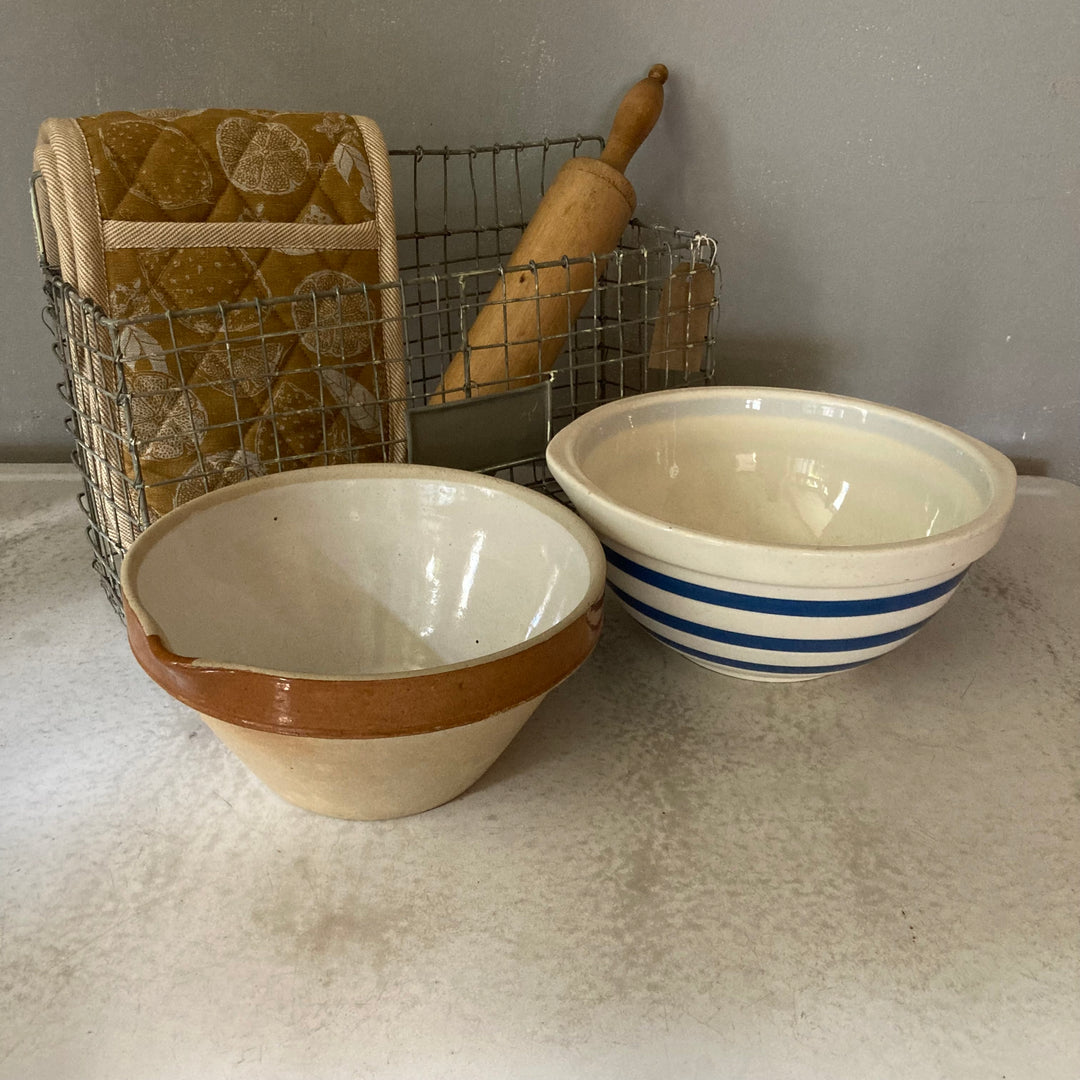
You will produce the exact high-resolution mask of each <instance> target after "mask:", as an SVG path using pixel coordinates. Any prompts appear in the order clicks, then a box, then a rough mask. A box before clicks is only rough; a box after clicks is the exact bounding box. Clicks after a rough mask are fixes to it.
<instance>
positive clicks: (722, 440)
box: [547, 387, 1016, 681]
mask: <svg viewBox="0 0 1080 1080" xmlns="http://www.w3.org/2000/svg"><path fill="white" fill-rule="evenodd" d="M547 460H548V466H549V468H550V469H551V472H552V474H553V475H554V477H555V479H556V480H557V481H558V482H559V484H560V485H561V486H562V487H563V489H564V490H565V491H566V493H567V494H568V495H569V497H570V498H571V500H572V501H573V503H574V505H575V507H576V508H577V510H578V512H579V513H580V514H581V516H582V517H583V518H584V519H585V520H586V521H587V522H588V523H589V524H590V525H591V526H592V527H593V529H594V530H595V531H596V532H597V534H598V535H599V536H600V539H601V541H602V542H603V544H604V547H605V551H606V554H607V566H608V569H607V576H608V584H609V586H610V589H611V591H612V593H613V594H614V595H615V596H616V597H617V598H618V599H619V600H620V601H621V602H622V603H623V604H624V605H625V606H626V607H627V608H628V610H629V611H630V613H631V614H632V615H633V617H634V618H635V619H637V620H638V621H639V622H640V623H641V624H642V625H643V626H644V627H645V628H646V629H647V630H648V631H649V632H650V633H651V634H653V635H654V636H655V637H656V638H657V639H658V640H660V641H662V642H663V643H664V644H665V645H669V646H670V647H671V648H673V649H676V650H678V651H679V652H681V653H682V654H683V655H684V656H687V657H688V658H689V659H691V660H693V661H694V662H695V663H698V664H701V665H703V666H705V667H708V668H711V669H713V670H716V671H721V672H724V673H725V674H728V675H734V676H738V677H740V678H745V679H760V680H769V681H780V680H792V679H809V678H816V677H819V676H822V675H828V674H831V673H833V672H838V671H844V670H847V669H848V668H853V667H856V666H858V665H860V664H864V663H866V662H867V661H869V660H872V659H874V658H875V657H877V656H881V655H882V654H884V653H886V652H889V651H890V650H892V649H894V648H896V647H897V646H898V645H899V644H901V643H902V642H904V641H905V640H907V639H908V638H909V637H911V636H912V635H913V634H915V633H916V632H917V631H918V630H919V629H920V628H921V627H922V626H924V625H925V624H926V622H927V621H928V620H929V619H930V618H931V617H932V616H933V615H934V613H935V612H937V611H938V610H940V609H941V608H942V607H943V606H944V604H945V603H946V602H947V601H948V599H949V597H950V596H951V595H952V594H953V591H954V590H955V589H956V588H957V586H958V585H959V584H960V581H961V579H962V578H963V576H964V573H965V571H966V570H967V568H968V566H969V565H970V564H971V563H972V562H974V561H975V560H976V559H978V558H979V557H980V556H982V555H984V554H985V553H986V552H987V551H989V550H990V548H991V547H993V545H994V544H995V543H996V541H997V539H998V537H999V536H1000V535H1001V531H1002V529H1003V528H1004V525H1005V521H1006V519H1007V517H1008V514H1009V511H1010V509H1011V507H1012V501H1013V494H1014V491H1015V486H1016V473H1015V470H1014V469H1013V466H1012V464H1011V463H1010V462H1009V460H1008V459H1007V458H1006V457H1005V456H1004V455H1002V454H1000V453H999V452H998V451H996V450H994V449H992V448H991V447H989V446H986V445H985V444H983V443H981V442H979V441H977V440H976V439H972V438H970V437H969V436H967V435H965V434H963V433H961V432H959V431H955V430H953V429H952V428H949V427H946V426H945V425H943V424H939V423H936V422H934V421H931V420H928V419H926V418H924V417H920V416H916V415H915V414H912V413H908V412H904V411H902V410H899V409H893V408H889V407H886V406H883V405H877V404H874V403H872V402H867V401H859V400H856V399H853V398H844V397H837V396H833V395H827V394H818V393H811V392H807V391H799V390H782V389H765V388H753V387H696V388H688V389H685V390H665V391H661V392H659V393H654V394H643V395H640V396H637V397H628V398H623V399H621V400H619V401H616V402H612V403H610V404H607V405H603V406H601V407H600V408H598V409H594V410H593V411H591V412H589V413H587V414H585V415H584V416H582V417H580V418H578V419H577V420H575V421H574V422H573V423H571V424H570V425H569V426H568V427H566V428H564V429H563V430H562V431H561V432H559V433H558V434H557V435H556V436H555V438H554V439H553V440H552V441H551V444H550V445H549V447H548V454H547Z"/></svg>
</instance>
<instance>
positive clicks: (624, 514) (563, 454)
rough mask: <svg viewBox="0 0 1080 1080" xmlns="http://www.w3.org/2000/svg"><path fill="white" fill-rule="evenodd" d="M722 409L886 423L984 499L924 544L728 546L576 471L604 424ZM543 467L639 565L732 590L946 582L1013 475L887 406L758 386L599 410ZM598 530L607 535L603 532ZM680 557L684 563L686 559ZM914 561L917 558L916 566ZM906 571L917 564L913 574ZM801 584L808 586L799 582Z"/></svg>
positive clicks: (992, 457) (1000, 514) (995, 528)
mask: <svg viewBox="0 0 1080 1080" xmlns="http://www.w3.org/2000/svg"><path fill="white" fill-rule="evenodd" d="M706 397H709V398H718V399H722V400H731V399H742V398H746V399H751V398H754V397H758V398H773V399H783V400H793V401H798V400H803V401H806V402H812V403H814V404H817V405H834V406H837V407H841V408H851V409H857V410H861V411H863V412H865V413H868V414H871V415H873V414H876V415H880V416H885V417H889V418H890V419H893V420H896V421H899V422H901V423H903V424H906V425H908V426H910V427H913V428H918V429H921V430H923V431H929V432H932V433H933V434H935V435H937V436H938V437H939V438H942V439H944V440H945V441H947V442H950V443H952V444H953V445H954V446H956V447H957V448H958V449H960V450H961V451H962V452H963V453H964V454H965V456H967V457H968V458H970V459H973V460H974V461H976V462H977V463H978V464H979V466H980V467H981V469H982V471H983V473H984V475H985V476H986V478H987V480H988V482H989V484H990V488H991V493H990V499H989V501H988V502H987V505H986V506H985V507H984V509H983V510H982V511H981V512H980V513H979V514H977V515H976V516H975V517H974V518H972V519H971V520H970V521H968V522H965V523H964V524H963V525H959V526H956V527H955V528H953V529H948V530H946V531H944V532H941V533H937V534H935V535H933V536H924V537H915V538H913V539H909V540H896V541H887V542H884V543H880V544H861V545H829V544H823V545H820V546H817V547H810V546H806V545H799V544H781V543H765V542H757V541H748V540H734V539H729V538H726V537H724V536H720V535H718V534H715V533H709V532H704V531H702V530H698V529H692V528H687V527H685V526H682V525H678V524H677V523H675V522H671V521H667V520H665V519H663V518H660V517H656V516H654V515H651V514H647V513H644V512H643V511H640V510H635V509H633V508H631V507H629V506H627V505H626V504H625V503H622V502H619V501H618V500H616V499H613V498H612V497H611V496H610V495H608V494H607V493H605V492H602V491H600V490H599V489H598V488H597V487H596V486H595V484H594V483H593V482H592V481H591V480H590V479H589V477H588V476H587V475H586V474H585V471H584V469H583V468H582V463H581V459H580V456H579V451H580V446H581V443H582V442H583V440H585V439H586V438H588V437H589V436H590V435H591V434H592V433H593V432H594V431H595V430H596V428H597V427H598V426H599V425H600V424H602V423H604V422H606V421H608V420H610V419H611V417H613V416H617V415H621V414H625V413H628V412H632V411H635V410H638V411H640V410H643V409H644V410H648V409H651V408H652V407H654V406H655V405H657V404H659V403H661V402H663V403H664V404H677V403H678V402H679V401H680V400H687V399H697V400H702V399H703V398H706ZM546 457H547V464H548V468H549V469H550V470H551V472H552V474H553V475H554V476H555V479H556V480H557V481H558V482H559V484H560V485H561V486H562V487H563V488H564V489H565V490H566V492H567V494H568V495H569V496H570V498H571V501H572V502H573V503H574V504H575V506H576V508H577V509H578V511H579V512H580V513H581V514H582V516H583V517H584V518H585V519H586V520H587V521H588V522H589V523H590V524H591V525H592V526H593V528H594V529H596V530H597V532H598V533H600V534H601V536H602V537H604V536H609V537H611V538H612V539H614V540H616V542H618V543H621V544H622V545H623V546H627V545H628V544H629V546H631V547H634V548H636V550H638V551H639V552H641V553H642V554H644V555H647V556H651V557H652V558H655V559H659V560H661V561H664V562H667V563H670V564H672V565H675V566H682V567H684V568H686V569H690V570H694V571H699V572H705V573H715V574H718V575H720V576H724V577H726V578H729V579H732V580H744V581H755V582H758V583H761V584H773V585H795V586H799V585H814V586H821V585H828V586H830V587H839V588H842V587H844V586H846V585H852V586H863V585H868V584H872V585H877V584H886V583H888V584H899V583H902V582H907V581H913V580H921V579H925V578H929V577H934V576H939V575H947V574H949V573H955V572H956V571H957V570H960V569H963V568H964V567H966V566H968V565H970V564H971V563H972V562H974V561H975V559H977V558H979V557H980V556H981V555H984V554H985V553H986V552H987V551H989V550H990V548H991V547H993V545H994V543H995V542H996V541H997V538H998V537H999V536H1000V534H1001V530H1002V529H1003V527H1004V524H1005V520H1006V519H1007V517H1008V514H1009V511H1010V510H1011V509H1012V504H1013V500H1014V497H1015V492H1016V469H1015V467H1014V466H1013V463H1012V462H1011V461H1010V460H1009V459H1008V458H1007V457H1006V456H1005V455H1004V454H1002V453H1001V452H1000V451H999V450H996V449H994V447H992V446H989V445H988V444H986V443H984V442H981V441H980V440H978V439H976V438H974V437H972V436H970V435H968V434H966V433H965V432H962V431H959V430H957V429H956V428H952V427H950V426H949V425H947V424H943V423H941V422H940V421H937V420H931V419H930V418H929V417H925V416H922V415H920V414H918V413H915V412H911V411H909V410H906V409H901V408H897V407H896V406H892V405H883V404H880V403H878V402H874V401H869V400H867V399H864V398H856V397H849V396H846V395H841V394H833V393H827V392H824V391H814V390H800V389H795V388H788V387H766V386H692V387H679V388H675V389H668V390H658V391H652V392H649V393H645V394H638V395H634V396H629V397H625V398H620V399H618V400H616V401H612V402H607V403H605V404H603V405H599V406H597V407H596V408H594V409H591V410H590V411H589V412H587V413H584V414H583V415H582V416H580V417H578V418H577V419H575V420H573V421H572V422H571V423H570V424H568V425H567V426H566V427H565V428H563V429H562V430H561V431H559V432H558V433H556V435H555V436H554V438H552V440H551V442H550V443H549V444H548V448H547V455H546ZM612 523H616V524H619V525H623V526H630V527H631V528H633V529H634V530H635V540H634V542H633V543H630V542H629V541H627V539H626V538H625V537H622V538H620V537H618V536H616V535H613V534H612V533H611V531H610V525H611V524H612ZM605 526H608V528H605ZM690 556H693V557H692V558H691V557H690ZM919 556H923V558H921V559H920V558H919ZM915 564H921V565H919V566H918V568H916V565H915ZM808 575H812V576H813V578H814V580H812V581H808V580H807V578H808Z"/></svg>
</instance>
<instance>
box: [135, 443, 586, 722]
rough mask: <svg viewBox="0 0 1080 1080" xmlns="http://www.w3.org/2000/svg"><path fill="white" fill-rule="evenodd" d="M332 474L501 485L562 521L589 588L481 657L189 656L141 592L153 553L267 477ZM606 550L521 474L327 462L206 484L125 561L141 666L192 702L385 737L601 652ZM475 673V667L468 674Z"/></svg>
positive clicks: (496, 697) (524, 693)
mask: <svg viewBox="0 0 1080 1080" xmlns="http://www.w3.org/2000/svg"><path fill="white" fill-rule="evenodd" d="M329 479H386V480H406V481H413V480H417V481H441V482H445V483H456V484H462V483H466V484H468V485H470V486H474V487H482V488H486V489H488V490H493V491H497V492H501V493H503V494H505V495H508V496H510V497H512V498H514V499H517V500H520V501H522V502H524V503H526V504H528V505H530V506H532V507H534V508H535V509H537V510H539V511H540V512H542V513H544V514H546V515H547V516H548V517H550V518H552V519H553V520H555V521H556V522H558V523H559V524H560V525H562V526H563V527H564V528H565V529H566V531H567V532H568V534H569V535H570V537H571V538H572V540H573V541H575V542H576V543H577V544H578V545H580V548H581V550H582V552H583V553H584V555H585V558H586V560H587V563H588V587H587V588H586V590H585V592H584V595H583V596H582V598H581V599H580V600H579V601H578V603H577V604H576V605H575V606H574V607H573V608H572V609H571V610H570V611H569V612H568V613H567V614H566V615H564V616H563V617H562V618H561V619H559V620H557V621H556V622H555V623H554V624H553V625H552V626H550V627H549V628H548V629H546V630H544V631H542V632H540V633H538V634H536V635H535V636H534V637H530V638H525V639H523V640H522V641H520V642H518V643H516V644H515V645H512V646H510V647H507V648H503V649H499V650H496V651H493V652H491V653H487V654H484V655H481V656H478V657H475V658H472V659H468V660H463V661H457V662H454V663H448V664H442V665H436V666H431V667H426V668H421V669H417V670H412V669H410V670H402V671H389V672H378V673H352V674H342V675H324V674H317V673H306V672H290V671H282V670H275V669H270V668H263V667H257V666H251V665H246V664H238V663H232V662H229V661H226V660H218V659H215V658H214V657H212V656H182V655H179V654H177V653H175V652H173V651H172V650H171V649H170V648H169V647H168V645H167V644H166V642H165V637H164V633H163V631H162V628H161V626H160V625H159V624H158V622H157V621H156V620H155V619H154V617H153V616H152V615H151V614H150V612H149V611H148V610H147V609H146V608H145V607H144V605H143V604H142V602H141V601H140V599H139V595H138V586H137V576H138V572H139V568H140V566H141V564H142V562H143V559H144V557H145V555H146V554H147V552H149V551H150V550H151V549H152V547H153V545H154V543H155V542H156V541H157V540H158V539H160V538H161V537H162V536H163V535H165V534H166V533H167V532H169V531H171V530H174V529H176V528H179V527H181V526H182V525H183V524H184V523H185V522H186V521H188V520H189V519H190V518H191V517H192V516H193V515H196V514H198V513H200V512H202V511H203V510H205V509H208V508H211V507H213V506H216V505H219V504H221V503H224V502H227V501H229V500H232V499H237V498H242V497H243V496H244V495H245V494H251V493H253V492H255V491H259V490H263V489H265V488H268V487H285V486H289V485H292V484H301V483H317V482H319V481H321V480H329ZM604 577H605V559H604V553H603V549H602V547H601V545H600V542H599V540H598V539H597V538H596V536H595V535H594V533H593V532H592V530H591V529H590V528H589V527H588V525H586V524H585V523H584V522H583V521H582V520H581V519H580V518H579V517H578V516H577V515H576V514H574V513H573V511H571V510H569V509H568V508H567V507H565V506H563V505H561V504H560V503H559V502H557V501H556V500H555V499H552V498H550V497H549V496H547V495H543V494H541V493H540V492H536V491H532V490H530V489H528V488H526V487H524V486H522V485H520V484H516V483H512V482H510V481H507V480H502V479H499V478H497V477H491V476H484V475H483V474H479V473H472V472H465V471H462V470H457V469H446V468H441V467H438V466H426V465H411V464H385V463H370V464H352V465H331V466H316V467H312V468H308V469H302V470H296V471H293V472H288V473H276V474H273V475H271V476H263V477H256V478H253V479H251V480H246V481H244V482H242V483H239V484H234V485H231V486H229V487H225V488H221V489H219V490H217V491H213V492H209V493H208V494H205V495H201V496H199V497H198V498H196V499H192V500H191V501H190V502H187V503H184V504H183V505H182V506H180V507H178V508H177V509H175V510H173V511H171V512H170V513H169V514H167V515H165V516H164V517H162V518H160V519H158V520H157V521H156V522H154V523H153V524H152V525H150V526H149V527H148V528H147V529H146V530H145V531H144V532H143V533H142V534H141V535H140V536H138V537H137V538H136V539H135V541H134V543H133V544H132V545H131V547H130V548H129V549H128V551H127V553H126V555H125V557H124V560H123V562H122V564H121V568H120V585H121V593H122V598H123V603H124V611H125V616H126V620H127V631H128V640H129V643H130V645H131V649H132V652H133V653H134V655H135V658H136V659H137V660H138V662H139V664H140V666H142V668H143V669H144V670H145V671H146V672H147V674H148V675H150V677H151V678H152V679H154V681H155V682H157V683H158V684H159V685H160V686H162V687H163V688H164V689H166V690H168V691H169V693H170V694H172V696H174V697H176V698H177V699H178V700H180V701H182V702H183V703H184V704H186V705H189V706H190V707H192V708H194V709H196V710H197V711H199V712H202V713H205V714H207V715H211V716H215V717H217V718H218V719H221V720H225V721H227V722H230V723H234V724H237V725H238V726H241V727H248V728H254V729H257V730H262V731H270V732H278V733H288V734H292V735H304V736H309V737H316V738H385V737H393V736H398V735H408V734H421V733H426V732H431V731H440V730H445V729H447V728H452V727H459V726H461V725H464V724H468V723H473V722H475V721H477V720H481V719H484V718H486V717H487V716H490V715H492V714H493V713H494V712H496V711H503V710H506V709H510V708H512V707H514V706H516V705H520V704H522V703H523V702H525V701H530V700H532V699H534V698H536V697H538V696H540V695H542V694H544V693H546V692H547V691H549V690H551V689H552V688H553V687H554V686H556V685H557V684H558V683H559V682H561V681H562V680H563V679H565V678H566V677H567V676H568V675H570V674H571V673H572V672H573V671H574V670H576V668H577V667H578V666H580V664H581V663H583V662H584V660H585V659H586V658H587V657H588V655H589V654H590V653H591V652H592V649H593V648H594V647H595V644H596V641H597V639H598V638H599V634H600V629H601V626H602V623H603V597H604ZM466 676H467V677H466Z"/></svg>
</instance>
